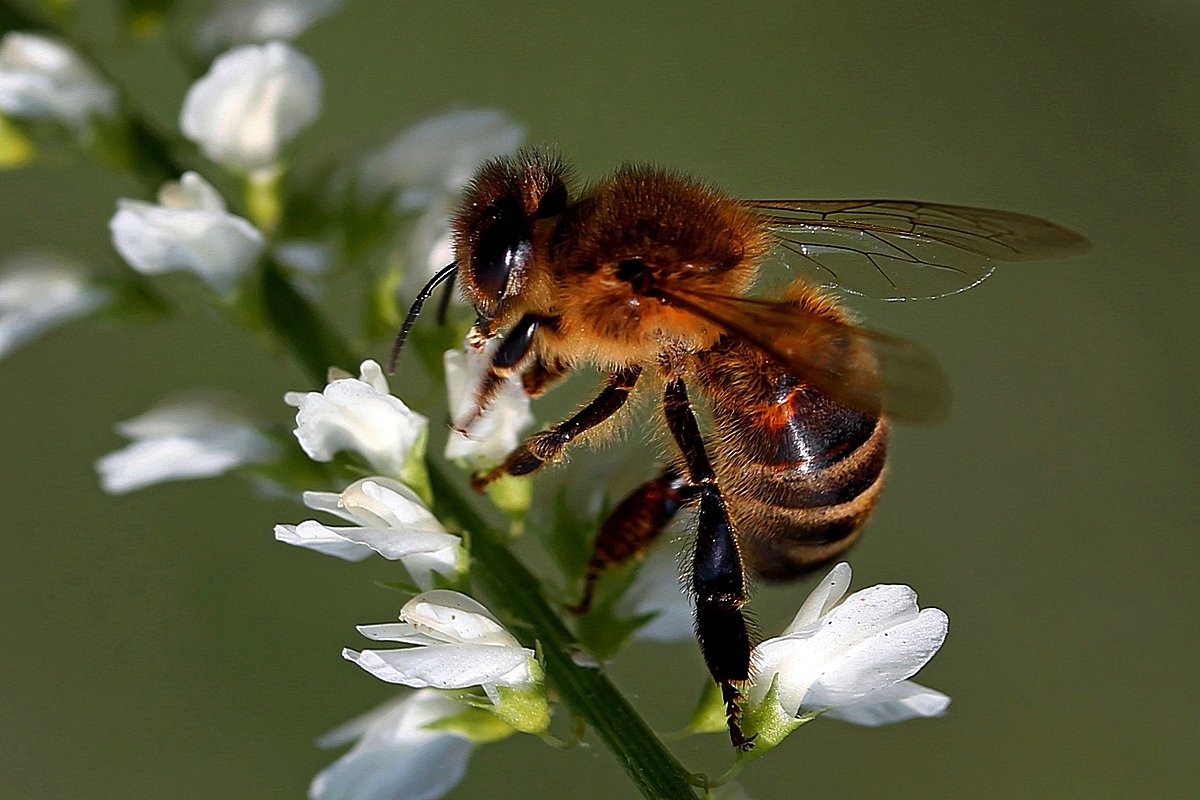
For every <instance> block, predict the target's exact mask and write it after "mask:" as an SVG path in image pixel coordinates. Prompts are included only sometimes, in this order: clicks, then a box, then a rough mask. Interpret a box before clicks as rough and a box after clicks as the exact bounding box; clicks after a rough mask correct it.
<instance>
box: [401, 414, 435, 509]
mask: <svg viewBox="0 0 1200 800" xmlns="http://www.w3.org/2000/svg"><path fill="white" fill-rule="evenodd" d="M428 445H429V426H428V425H426V426H425V427H424V428H422V429H421V433H420V434H418V435H417V441H416V442H414V443H413V446H412V450H410V451H409V453H408V458H407V459H406V460H405V462H404V466H403V467H401V468H400V474H399V475H397V476H396V479H397V480H398V481H400V482H401V483H403V484H404V485H405V486H407V487H408V488H410V489H412V490H413V491H414V492H416V493H417V497H419V498H421V500H422V501H423V502H424V503H425V505H427V506H430V507H432V506H433V487H432V486H430V483H429V467H428V465H427V464H426V463H425V450H426V448H427V447H428Z"/></svg>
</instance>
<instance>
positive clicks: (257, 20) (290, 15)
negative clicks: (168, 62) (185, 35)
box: [196, 0, 342, 53]
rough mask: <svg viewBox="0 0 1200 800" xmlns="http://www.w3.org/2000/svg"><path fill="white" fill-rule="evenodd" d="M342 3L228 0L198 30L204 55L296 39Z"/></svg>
mask: <svg viewBox="0 0 1200 800" xmlns="http://www.w3.org/2000/svg"><path fill="white" fill-rule="evenodd" d="M341 5H342V0H225V2H223V3H221V5H220V6H218V7H217V9H216V10H215V11H213V13H212V16H210V17H209V18H208V19H207V20H206V21H205V22H204V23H203V24H202V25H201V26H200V28H199V29H198V30H197V31H196V42H197V44H198V45H199V48H200V51H201V52H203V53H215V52H217V51H218V50H222V49H224V48H226V47H229V46H231V45H237V44H249V43H251V42H265V41H268V40H271V39H288V40H291V39H295V38H296V37H297V36H299V35H300V34H302V33H304V31H306V30H307V29H308V28H309V26H311V25H312V24H313V23H314V22H317V21H318V20H320V19H322V18H324V17H327V16H329V15H330V14H332V13H333V12H335V11H337V10H338V8H339V7H340V6H341Z"/></svg>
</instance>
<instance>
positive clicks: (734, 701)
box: [663, 378, 753, 750]
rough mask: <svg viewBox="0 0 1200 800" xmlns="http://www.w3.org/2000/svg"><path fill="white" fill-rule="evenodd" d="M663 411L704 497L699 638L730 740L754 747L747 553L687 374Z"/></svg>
mask: <svg viewBox="0 0 1200 800" xmlns="http://www.w3.org/2000/svg"><path fill="white" fill-rule="evenodd" d="M663 412H664V414H665V416H666V418H667V427H668V428H669V429H670V431H671V435H672V436H673V437H674V439H675V442H676V444H678V445H679V449H680V452H681V453H682V454H683V460H684V465H685V466H686V467H687V472H688V478H689V479H690V482H691V484H692V486H693V487H695V491H696V492H697V493H698V494H699V496H700V511H699V514H698V517H697V526H696V546H695V548H694V551H693V556H692V565H691V573H690V575H689V576H688V578H689V583H690V589H691V592H692V595H693V596H694V598H695V600H696V638H697V640H699V642H700V652H701V653H702V654H703V656H704V663H705V665H706V666H707V667H708V672H709V674H710V675H711V676H712V678H713V680H714V681H716V683H717V684H718V685H719V686H720V687H721V696H722V698H723V699H724V701H725V718H726V722H727V724H728V726H729V739H730V741H731V742H733V746H734V747H736V748H738V749H739V750H748V749H749V748H751V747H753V740H751V739H747V738H746V737H745V736H744V735H743V734H742V730H741V725H740V718H741V699H742V692H741V687H742V686H743V685H744V684H745V682H746V681H747V680H748V679H749V677H750V650H751V648H750V630H749V628H748V626H747V624H746V618H745V617H744V616H743V615H742V606H743V605H745V603H746V572H745V568H744V567H743V566H742V554H741V551H740V549H739V548H738V543H737V539H736V538H735V537H734V533H733V524H732V523H731V522H730V520H729V512H728V510H727V509H726V507H725V498H724V497H723V496H722V495H721V490H720V488H719V487H718V486H717V476H716V473H715V472H714V471H713V468H712V463H711V462H710V461H709V460H708V454H707V453H706V452H705V450H704V439H703V438H702V437H701V436H700V428H699V426H698V425H697V424H696V417H695V415H694V414H693V413H692V407H691V403H690V402H689V401H688V395H687V387H686V386H685V385H684V383H683V380H682V379H680V378H675V379H673V380H671V381H669V382H668V383H667V387H666V391H665V392H664V394H663Z"/></svg>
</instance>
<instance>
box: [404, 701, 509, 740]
mask: <svg viewBox="0 0 1200 800" xmlns="http://www.w3.org/2000/svg"><path fill="white" fill-rule="evenodd" d="M425 727H426V728H428V729H429V730H432V731H444V732H446V733H455V734H458V735H459V736H462V737H464V738H466V739H470V740H471V741H472V742H475V743H476V744H489V743H491V742H498V741H500V740H501V739H507V738H508V737H509V736H512V735H513V734H514V733H516V732H517V731H516V729H515V728H513V727H512V726H511V725H509V724H508V723H506V722H504V721H503V720H501V719H500V718H499V717H497V716H496V715H495V714H493V713H492V712H491V711H490V710H488V709H484V708H464V709H463V710H462V711H461V712H460V713H458V714H452V715H451V716H448V717H443V718H442V719H439V720H437V721H435V722H431V723H429V724H428V725H426V726H425Z"/></svg>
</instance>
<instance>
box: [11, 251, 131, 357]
mask: <svg viewBox="0 0 1200 800" xmlns="http://www.w3.org/2000/svg"><path fill="white" fill-rule="evenodd" d="M111 299H112V294H111V292H109V291H108V290H106V289H102V288H100V287H98V286H91V285H89V284H88V282H87V280H86V278H85V277H84V274H83V271H82V270H81V269H79V268H77V267H76V266H75V265H73V264H71V263H69V262H67V261H64V260H61V259H58V258H55V257H53V256H48V255H41V254H30V255H26V256H19V257H16V258H13V259H10V260H8V261H7V262H6V264H5V270H4V272H3V273H2V274H0V357H3V356H5V355H7V354H8V353H9V352H11V351H12V350H13V349H14V348H16V347H17V346H18V345H20V344H22V343H24V342H26V341H28V340H30V339H32V338H34V337H35V336H37V335H38V334H40V333H41V332H42V331H45V330H47V329H49V328H52V327H54V326H55V325H59V324H61V323H63V322H66V321H67V320H70V319H74V318H76V317H82V316H84V315H85V314H88V313H90V312H92V311H94V310H95V309H97V308H99V307H100V306H102V305H104V304H106V303H108V302H109V301H110V300H111Z"/></svg>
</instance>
